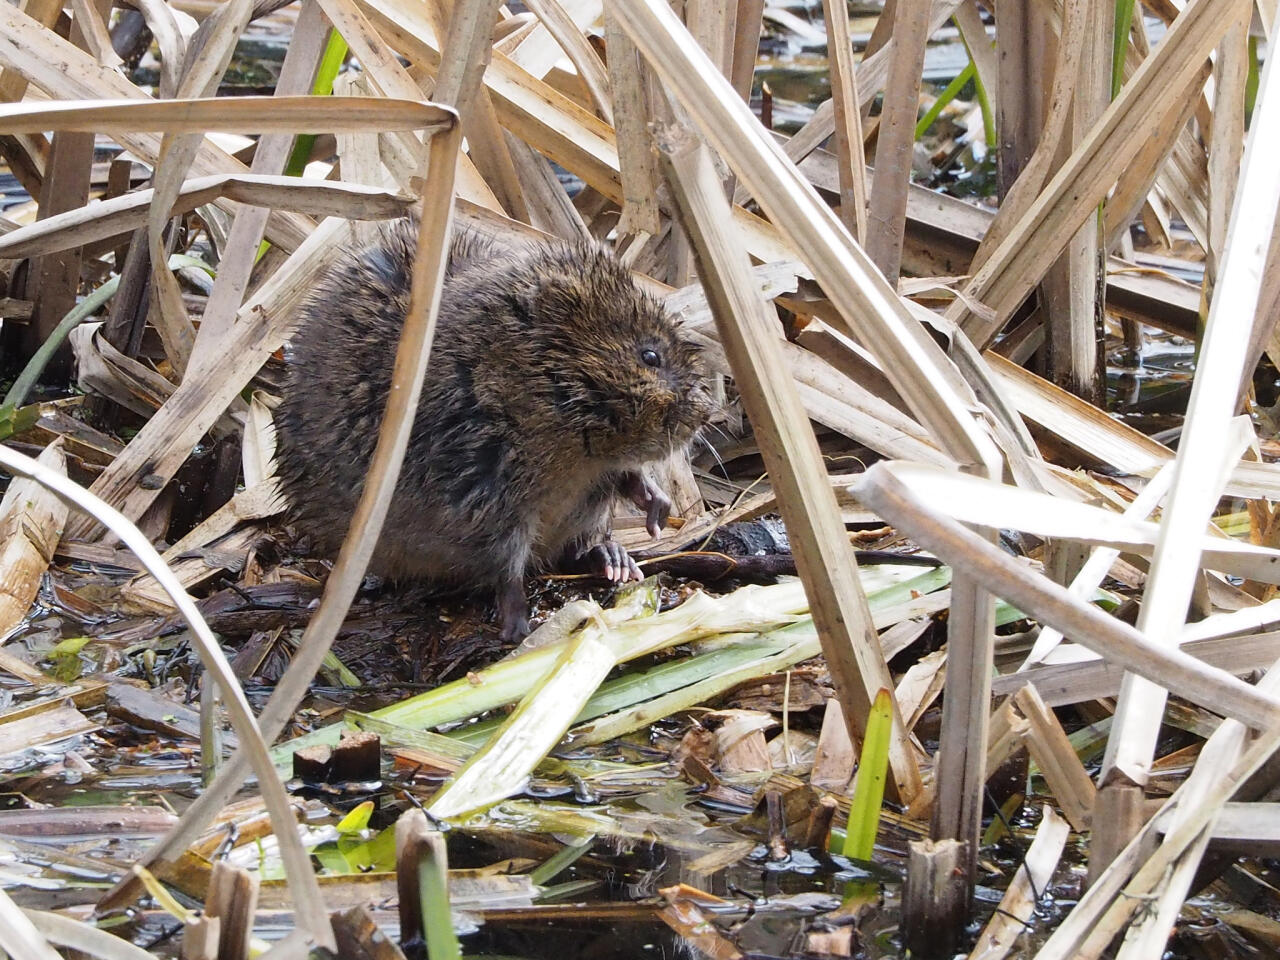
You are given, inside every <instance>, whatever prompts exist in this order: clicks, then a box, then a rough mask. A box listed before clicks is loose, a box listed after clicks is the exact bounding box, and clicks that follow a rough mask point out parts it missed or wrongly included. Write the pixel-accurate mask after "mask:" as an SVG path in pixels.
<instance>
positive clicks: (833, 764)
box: [809, 697, 858, 793]
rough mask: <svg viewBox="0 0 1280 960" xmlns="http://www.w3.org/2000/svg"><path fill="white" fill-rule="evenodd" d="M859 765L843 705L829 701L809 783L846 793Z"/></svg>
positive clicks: (835, 700) (833, 698) (834, 700)
mask: <svg viewBox="0 0 1280 960" xmlns="http://www.w3.org/2000/svg"><path fill="white" fill-rule="evenodd" d="M857 762H858V754H857V751H856V750H855V749H854V746H853V741H852V740H850V739H849V728H848V726H847V725H846V724H845V722H844V715H843V714H842V713H841V710H840V701H839V700H837V699H836V698H835V697H832V698H830V699H829V700H827V706H826V708H825V710H824V712H823V714H822V730H821V732H820V733H819V734H818V749H817V753H816V754H815V756H814V758H813V769H812V770H811V771H810V773H809V782H810V783H811V784H813V785H814V786H815V787H820V788H822V789H823V790H830V791H832V792H833V793H844V791H845V788H846V787H848V786H849V781H850V780H851V779H853V769H854V767H855V766H856V764H857Z"/></svg>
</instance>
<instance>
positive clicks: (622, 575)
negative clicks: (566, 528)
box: [583, 540, 644, 583]
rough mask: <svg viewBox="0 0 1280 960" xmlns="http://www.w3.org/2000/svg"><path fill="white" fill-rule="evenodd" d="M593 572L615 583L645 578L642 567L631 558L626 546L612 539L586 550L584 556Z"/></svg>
mask: <svg viewBox="0 0 1280 960" xmlns="http://www.w3.org/2000/svg"><path fill="white" fill-rule="evenodd" d="M583 559H584V560H585V561H586V563H587V566H588V567H589V568H590V570H591V572H592V573H594V574H596V575H597V576H600V577H604V578H605V579H606V580H611V581H612V582H614V583H626V582H627V581H628V580H643V579H644V575H643V574H641V573H640V568H639V567H638V566H637V565H636V562H635V561H634V560H633V559H631V554H629V553H627V551H626V548H625V547H623V546H622V545H621V544H619V543H615V542H614V541H612V540H606V541H605V542H604V543H600V544H596V546H594V547H592V548H591V549H590V550H588V551H587V552H586V555H585V556H584V558H583Z"/></svg>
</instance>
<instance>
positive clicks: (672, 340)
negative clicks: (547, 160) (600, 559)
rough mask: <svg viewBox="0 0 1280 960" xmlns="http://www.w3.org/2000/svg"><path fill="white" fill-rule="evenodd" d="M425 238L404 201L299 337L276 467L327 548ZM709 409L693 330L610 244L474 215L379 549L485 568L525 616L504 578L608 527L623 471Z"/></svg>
mask: <svg viewBox="0 0 1280 960" xmlns="http://www.w3.org/2000/svg"><path fill="white" fill-rule="evenodd" d="M414 244H415V230H414V228H413V226H412V225H411V224H409V223H408V222H407V221H401V222H399V223H397V224H395V225H393V226H391V227H390V228H388V229H387V230H385V231H384V234H383V236H382V239H381V240H380V242H378V243H376V244H375V245H374V246H372V247H370V248H368V249H366V250H364V251H362V252H360V253H359V254H357V255H355V256H350V257H347V258H345V259H344V260H343V261H342V262H341V263H339V264H338V265H337V266H336V267H335V268H334V269H333V270H332V271H331V272H330V273H329V274H328V276H326V277H325V278H324V279H323V280H322V281H321V282H320V284H319V285H318V287H317V288H316V290H315V291H314V292H313V293H312V295H311V296H310V298H309V299H308V300H307V302H306V303H305V304H304V306H303V307H302V314H303V322H302V324H301V326H300V328H299V330H298V332H297V333H296V334H295V335H294V338H293V344H292V349H291V355H290V363H289V374H288V382H287V386H286V390H285V399H284V403H283V405H282V406H281V408H280V410H279V412H278V415H277V422H278V425H279V438H280V440H279V462H280V476H281V479H282V482H283V485H284V488H285V492H286V494H287V495H288V497H289V500H290V501H291V503H292V505H293V511H294V518H295V519H296V521H297V523H298V524H299V526H301V527H302V528H303V529H304V530H306V531H307V532H309V533H310V534H312V536H313V537H314V538H315V539H316V540H317V541H318V543H319V545H320V547H321V548H322V549H324V550H326V551H328V552H329V553H333V552H335V551H336V550H337V547H338V546H339V545H340V544H341V541H342V537H343V536H344V534H345V532H346V529H347V525H348V522H349V519H350V516H351V514H352V512H353V511H354V509H355V504H356V500H357V498H358V497H359V494H360V489H361V485H362V482H363V477H364V473H365V470H366V468H367V466H368V463H369V459H370V457H371V456H372V453H373V447H374V443H375V441H376V439H377V431H378V424H379V421H380V418H381V415H382V411H383V407H384V405H385V402H386V396H387V391H388V389H389V387H390V379H391V366H392V361H393V356H394V352H395V347H396V343H397V340H398V338H399V333H400V328H401V326H402V324H403V320H404V315H405V311H406V309H407V307H408V298H409V292H408V291H409V275H410V266H411V262H412V259H413V251H414ZM645 350H653V351H655V352H656V353H657V354H658V356H659V358H660V360H661V362H660V364H659V366H658V367H656V368H655V367H652V366H648V365H646V364H645V362H644V361H643V360H642V354H643V353H644V351H645ZM650 360H652V357H650ZM709 409H710V400H709V395H708V391H707V385H706V381H705V379H704V377H703V374H702V368H701V364H700V361H699V358H698V355H697V351H696V348H695V347H694V346H693V345H692V344H691V343H690V342H688V341H687V340H686V339H684V338H683V337H682V336H681V334H680V332H679V330H678V329H677V327H676V325H675V324H674V323H673V321H672V320H671V319H670V318H669V316H668V315H667V314H666V313H665V312H664V310H663V309H662V307H661V305H660V304H659V303H658V302H657V301H656V300H655V299H654V298H653V297H651V296H649V295H647V294H645V293H642V292H641V291H640V290H639V289H637V287H636V286H635V284H634V283H633V282H632V280H631V278H630V277H629V275H628V274H627V271H626V270H625V269H624V268H623V267H622V266H621V265H619V264H618V263H617V261H615V260H614V259H613V258H612V257H611V256H609V254H607V253H606V252H605V251H603V250H601V249H600V248H598V247H595V246H589V245H586V244H577V245H569V244H562V243H553V244H548V245H546V246H542V247H538V248H536V249H525V248H520V249H508V248H505V247H502V248H500V247H497V246H495V245H492V244H490V243H488V242H486V241H484V240H482V239H480V238H478V237H476V236H474V235H471V234H467V233H463V234H461V235H460V236H458V237H457V238H455V240H454V243H453V247H452V250H451V256H450V263H449V267H448V271H447V273H446V278H445V284H444V291H443V295H442V300H441V305H440V314H439V320H438V323H437V327H436V334H435V341H434V343H433V346H432V352H431V359H430V363H429V366H428V370H427V376H426V382H425V384H424V387H423V395H422V399H421V402H420V404H419V408H418V413H417V416H416V418H415V420H414V427H413V433H412V437H411V439H410V441H409V449H408V454H407V456H406V458H405V462H404V467H403V469H402V471H401V475H400V481H399V484H398V486H397V488H396V496H395V499H394V500H393V502H392V504H391V509H390V513H389V514H388V516H387V520H386V524H385V526H384V528H383V533H382V536H381V538H380V540H379V543H378V548H377V551H376V553H375V555H374V561H373V569H374V571H375V572H377V573H380V574H382V575H385V576H390V577H392V578H427V579H431V580H436V581H444V582H449V583H459V584H464V585H470V584H475V585H480V586H491V587H493V588H495V589H496V590H498V592H499V595H500V606H503V609H504V617H507V618H508V619H511V618H514V619H516V620H517V621H519V620H522V618H523V614H521V613H520V612H519V611H518V610H516V611H513V610H512V609H511V608H510V607H509V606H505V605H503V604H502V601H501V596H502V593H503V591H504V590H506V591H507V592H508V593H510V592H511V591H513V590H514V591H516V592H517V593H518V605H520V606H523V603H524V594H523V586H522V578H523V576H524V575H525V573H526V572H527V571H529V570H537V569H544V568H546V567H547V566H549V565H550V564H552V563H554V562H556V561H557V560H558V559H559V558H560V557H562V556H563V555H566V554H567V555H570V556H572V555H575V554H581V553H584V552H585V551H587V550H589V549H590V548H591V547H592V546H593V545H594V544H597V543H600V542H601V541H602V540H604V539H606V538H607V537H608V524H609V514H610V507H611V504H612V501H613V499H614V497H615V495H617V493H618V492H619V489H620V488H622V489H623V490H626V489H627V488H628V486H629V485H631V484H632V482H633V481H634V479H635V478H636V471H638V469H639V468H641V467H642V466H643V465H644V464H646V463H650V462H653V461H657V460H661V459H663V458H664V457H666V456H667V455H668V454H669V453H671V452H672V451H673V450H677V449H682V448H684V447H686V446H687V444H688V443H689V441H690V439H691V438H692V437H693V435H694V433H695V432H696V431H697V430H698V429H699V428H700V427H701V425H702V424H703V422H704V421H705V419H706V416H707V414H708V412H709ZM509 599H510V598H509ZM510 602H512V603H515V602H516V601H515V600H511V601H510ZM508 627H512V628H513V632H519V630H520V629H521V628H522V627H523V624H521V623H518V622H517V623H516V624H514V626H513V625H512V624H508Z"/></svg>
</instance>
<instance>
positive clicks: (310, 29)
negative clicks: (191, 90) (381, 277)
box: [179, 2, 349, 363]
mask: <svg viewBox="0 0 1280 960" xmlns="http://www.w3.org/2000/svg"><path fill="white" fill-rule="evenodd" d="M329 34H330V27H329V24H328V22H327V21H326V19H325V17H324V15H323V13H322V12H321V10H320V6H319V4H317V3H315V2H308V3H304V4H303V5H302V8H301V9H300V10H299V12H298V21H297V23H296V24H295V25H294V29H293V37H292V38H291V40H290V41H289V49H288V51H287V52H286V53H285V58H284V63H283V64H282V65H281V67H280V76H279V79H277V81H276V89H275V97H276V98H281V97H285V96H296V95H301V94H306V93H308V92H309V91H310V90H311V89H312V85H313V83H314V80H315V74H316V70H317V68H318V64H319V61H320V58H321V56H322V54H323V51H324V47H325V44H326V43H327V41H328V37H329ZM335 135H336V136H341V135H343V134H342V133H341V132H339V131H338V130H337V128H335ZM293 144H294V138H293V135H292V133H279V134H266V135H264V136H262V137H260V138H259V139H258V143H257V145H256V146H255V147H254V151H253V162H252V165H251V166H250V171H251V172H252V173H254V174H280V173H283V172H284V169H285V164H286V163H287V162H288V159H289V153H290V151H291V150H292V149H293ZM289 179H295V178H289ZM184 187H185V184H184ZM179 193H180V194H181V191H179ZM265 206H268V207H285V208H286V209H288V208H290V206H289V205H288V204H280V203H276V202H273V203H269V204H266V205H265ZM308 212H309V211H308ZM269 213H270V211H269V210H267V209H263V208H259V209H251V210H239V211H237V212H236V215H235V221H234V222H233V223H232V225H231V230H230V231H229V233H228V235H227V241H226V244H225V250H224V252H223V256H222V259H221V260H220V261H219V263H218V276H217V277H216V278H215V280H214V284H213V291H212V292H211V293H210V295H209V302H208V303H207V304H206V305H205V310H204V314H203V315H202V316H201V318H200V330H199V332H198V333H197V335H196V342H195V345H194V346H193V347H192V354H193V356H194V358H195V361H196V362H197V363H199V362H200V361H201V360H202V359H207V358H208V357H209V356H211V355H212V354H213V351H214V350H215V348H216V345H217V343H218V341H219V340H221V339H222V337H223V336H224V335H225V334H226V332H227V331H228V330H229V329H230V327H231V324H232V323H233V322H234V320H235V313H236V310H237V309H239V307H240V304H241V303H242V302H243V301H244V295H245V291H246V290H247V289H248V285H249V275H250V272H251V271H252V269H253V265H254V262H255V261H256V259H257V253H258V250H259V247H260V245H261V243H262V233H263V230H264V228H265V227H266V224H267V217H268V216H269ZM311 215H312V216H326V215H327V216H342V215H344V214H337V213H334V212H329V213H327V214H319V213H312V214H311ZM345 215H348V216H349V214H345Z"/></svg>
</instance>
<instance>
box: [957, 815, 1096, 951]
mask: <svg viewBox="0 0 1280 960" xmlns="http://www.w3.org/2000/svg"><path fill="white" fill-rule="evenodd" d="M1040 811H1041V813H1040V826H1039V827H1037V828H1036V837H1035V839H1034V840H1032V841H1031V846H1030V847H1029V848H1028V849H1027V854H1026V856H1025V857H1024V858H1023V861H1022V865H1021V866H1020V867H1018V873H1017V875H1016V876H1015V877H1014V879H1013V882H1012V883H1010V884H1009V889H1007V890H1006V891H1005V893H1004V896H1003V897H1001V898H1000V904H999V906H997V907H996V911H995V913H994V914H992V916H991V920H990V921H988V923H987V925H986V926H985V927H984V928H983V930H982V933H981V934H979V936H978V942H977V943H976V944H974V947H973V949H972V950H970V951H969V960H1002V958H1003V957H1007V956H1008V955H1009V951H1010V950H1012V949H1013V946H1014V944H1015V943H1016V942H1017V940H1018V935H1019V934H1020V933H1022V931H1023V928H1024V927H1025V926H1026V924H1028V923H1029V922H1030V920H1031V917H1032V915H1033V913H1034V912H1035V908H1036V903H1037V901H1038V900H1039V899H1040V897H1041V896H1043V894H1044V891H1045V890H1046V889H1048V886H1049V881H1050V879H1052V877H1053V871H1054V870H1055V869H1056V868H1057V866H1058V861H1059V860H1060V859H1061V858H1062V851H1063V849H1064V848H1065V847H1066V845H1067V835H1068V834H1069V833H1070V832H1071V831H1070V829H1069V827H1068V825H1067V822H1066V821H1065V820H1063V819H1062V818H1061V817H1059V816H1058V815H1057V814H1056V813H1054V812H1053V810H1052V809H1051V808H1050V807H1048V806H1043V807H1041V808H1040Z"/></svg>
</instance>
